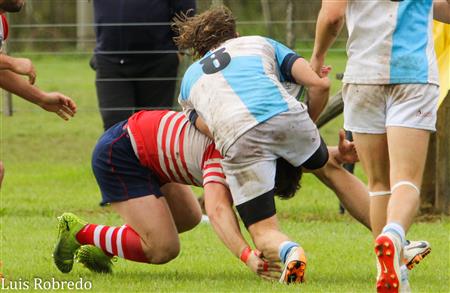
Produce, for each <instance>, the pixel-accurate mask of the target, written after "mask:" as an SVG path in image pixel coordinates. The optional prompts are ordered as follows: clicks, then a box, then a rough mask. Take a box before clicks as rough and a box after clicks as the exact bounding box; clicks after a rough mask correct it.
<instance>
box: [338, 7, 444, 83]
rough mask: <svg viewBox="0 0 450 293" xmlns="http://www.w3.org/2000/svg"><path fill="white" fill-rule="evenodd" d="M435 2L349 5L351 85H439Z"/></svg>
mask: <svg viewBox="0 0 450 293" xmlns="http://www.w3.org/2000/svg"><path fill="white" fill-rule="evenodd" d="M432 2H433V1H432V0H407V1H388V0H371V1H360V0H350V1H349V2H348V5H347V12H346V18H347V28H348V31H349V40H348V43H347V54H348V62H347V68H346V71H345V75H344V82H346V83H360V84H361V83H362V84H396V83H436V84H437V83H438V73H437V67H436V57H435V52H434V46H433V39H432V33H431V29H432V25H431V22H432V5H433V3H432Z"/></svg>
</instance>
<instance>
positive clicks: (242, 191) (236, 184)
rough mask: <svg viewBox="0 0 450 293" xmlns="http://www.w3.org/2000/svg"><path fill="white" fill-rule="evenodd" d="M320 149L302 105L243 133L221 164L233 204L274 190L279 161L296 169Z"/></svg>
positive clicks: (313, 129)
mask: <svg viewBox="0 0 450 293" xmlns="http://www.w3.org/2000/svg"><path fill="white" fill-rule="evenodd" d="M320 146H321V138H320V135H319V130H318V129H317V127H316V125H315V124H314V122H313V121H312V120H311V119H310V118H309V115H308V112H307V110H306V106H304V105H302V104H299V105H298V106H296V107H295V108H294V109H290V110H289V111H287V112H283V113H280V114H278V115H276V116H274V117H272V118H270V119H269V120H267V121H265V122H263V123H261V124H258V125H257V126H255V127H254V128H252V129H250V130H249V131H247V132H246V133H244V134H243V135H242V136H241V137H240V138H238V139H237V140H236V142H235V143H234V144H233V145H232V146H231V147H230V148H229V149H228V151H227V153H226V155H225V156H224V158H223V160H222V167H223V170H224V172H225V175H226V180H227V183H228V185H229V187H230V190H231V194H232V196H233V202H234V204H235V205H240V204H243V203H245V202H247V201H250V200H252V199H254V198H256V197H258V196H260V195H263V194H264V193H266V192H268V191H270V190H272V189H273V188H274V186H275V173H276V160H277V159H278V158H280V157H282V158H284V159H285V160H286V161H288V162H289V163H291V164H292V165H294V166H296V167H297V166H300V165H302V164H303V163H305V162H306V161H307V160H308V159H309V158H310V157H311V156H312V155H313V154H314V153H315V152H316V151H317V150H318V149H319V147H320Z"/></svg>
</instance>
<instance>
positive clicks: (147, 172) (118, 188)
mask: <svg viewBox="0 0 450 293" xmlns="http://www.w3.org/2000/svg"><path fill="white" fill-rule="evenodd" d="M220 159H221V156H220V153H219V152H218V151H217V150H216V149H215V145H214V142H213V141H212V140H211V139H209V138H208V137H206V136H205V135H203V134H201V133H200V132H199V131H198V130H197V129H196V128H195V127H194V126H192V124H191V123H189V121H188V119H187V118H186V117H185V116H184V114H183V113H177V112H173V111H141V112H138V113H136V114H134V115H133V116H132V117H130V118H129V119H128V121H123V122H121V123H118V124H116V125H114V126H113V127H111V128H110V129H108V130H107V131H106V132H105V133H104V134H103V136H102V137H101V138H100V139H99V141H98V143H97V146H96V147H95V150H94V152H93V156H92V167H93V171H94V175H95V177H96V179H97V182H98V185H99V187H100V190H101V192H102V202H101V204H102V205H104V204H111V205H112V208H113V209H114V210H115V211H117V212H118V213H119V214H120V216H121V217H122V218H123V220H124V221H125V223H127V225H124V226H121V227H110V226H104V225H95V224H88V223H86V222H84V221H82V220H80V219H78V218H77V217H76V216H75V215H73V214H69V213H66V214H63V215H62V216H61V217H60V238H59V241H58V245H57V246H56V249H55V252H54V261H55V264H56V265H57V267H58V268H59V269H60V270H61V271H62V272H69V271H70V270H71V268H72V265H73V257H74V253H75V252H76V251H77V249H79V247H80V246H81V245H86V244H89V245H95V246H96V247H98V248H100V249H101V250H102V251H103V252H104V253H106V254H109V255H117V256H119V257H123V258H125V259H129V260H133V261H138V262H144V263H153V264H161V263H166V262H168V261H170V260H172V259H173V258H175V257H176V256H177V255H178V253H179V246H180V244H179V238H178V233H182V232H184V231H188V230H190V229H192V228H194V227H195V226H196V225H197V224H198V223H199V222H200V219H201V209H200V205H199V203H198V201H197V198H196V197H195V196H194V194H193V193H192V191H191V189H190V187H189V186H187V185H196V186H203V187H204V192H205V198H206V205H207V210H208V211H211V210H214V209H215V207H217V206H219V204H220V205H222V207H224V208H222V209H221V211H220V213H213V215H211V223H212V225H213V227H214V228H215V230H216V232H217V233H218V235H219V237H220V238H221V240H222V241H223V242H224V243H225V244H226V245H227V247H228V248H229V249H230V250H231V251H232V252H233V253H234V254H235V255H236V256H237V257H240V258H241V259H242V260H243V262H244V263H245V264H246V265H247V266H248V267H249V268H250V269H251V270H252V271H253V272H255V273H257V274H259V275H260V276H261V277H264V278H270V277H271V276H272V275H273V276H274V277H275V278H276V277H279V270H280V268H279V266H278V265H277V264H273V263H269V262H267V261H264V260H262V259H261V258H260V254H259V253H258V252H256V251H253V252H252V251H251V249H249V247H250V246H249V244H248V243H247V242H246V241H245V239H244V238H243V236H242V234H241V233H240V230H239V224H238V221H237V218H236V215H235V213H234V211H233V209H232V200H231V195H230V192H229V189H228V187H227V185H226V181H225V176H224V174H223V171H222V168H221V165H220ZM180 183H181V184H180ZM105 266H106V267H107V266H108V263H106V264H105ZM105 266H104V267H105ZM91 268H92V267H91ZM97 268H98V266H97ZM276 272H278V275H277V274H275V273H276Z"/></svg>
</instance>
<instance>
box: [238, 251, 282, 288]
mask: <svg viewBox="0 0 450 293" xmlns="http://www.w3.org/2000/svg"><path fill="white" fill-rule="evenodd" d="M245 264H246V266H247V267H248V268H249V269H250V270H251V271H252V272H254V273H256V274H257V275H258V276H260V277H261V278H263V279H265V280H270V281H274V280H279V279H280V276H281V267H280V265H279V264H278V263H274V262H271V261H268V260H266V259H264V257H263V255H262V253H261V252H260V251H258V250H256V249H255V250H252V251H251V252H250V254H249V256H248V259H247V261H246V262H245Z"/></svg>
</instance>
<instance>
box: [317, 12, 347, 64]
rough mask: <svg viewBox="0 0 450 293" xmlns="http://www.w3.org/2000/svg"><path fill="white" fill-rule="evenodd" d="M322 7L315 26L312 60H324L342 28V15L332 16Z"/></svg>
mask: <svg viewBox="0 0 450 293" xmlns="http://www.w3.org/2000/svg"><path fill="white" fill-rule="evenodd" d="M325 5H326V3H324V4H323V5H322V9H321V10H320V12H319V17H318V19H317V24H316V38H315V42H314V51H313V55H312V57H313V58H316V59H318V60H324V59H325V56H326V52H327V51H328V49H329V48H330V47H331V45H332V44H333V43H334V42H335V40H336V38H337V37H338V35H339V33H340V32H341V30H342V27H343V26H344V15H343V14H337V15H336V14H332V13H331V12H330V10H329V9H326V7H325Z"/></svg>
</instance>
